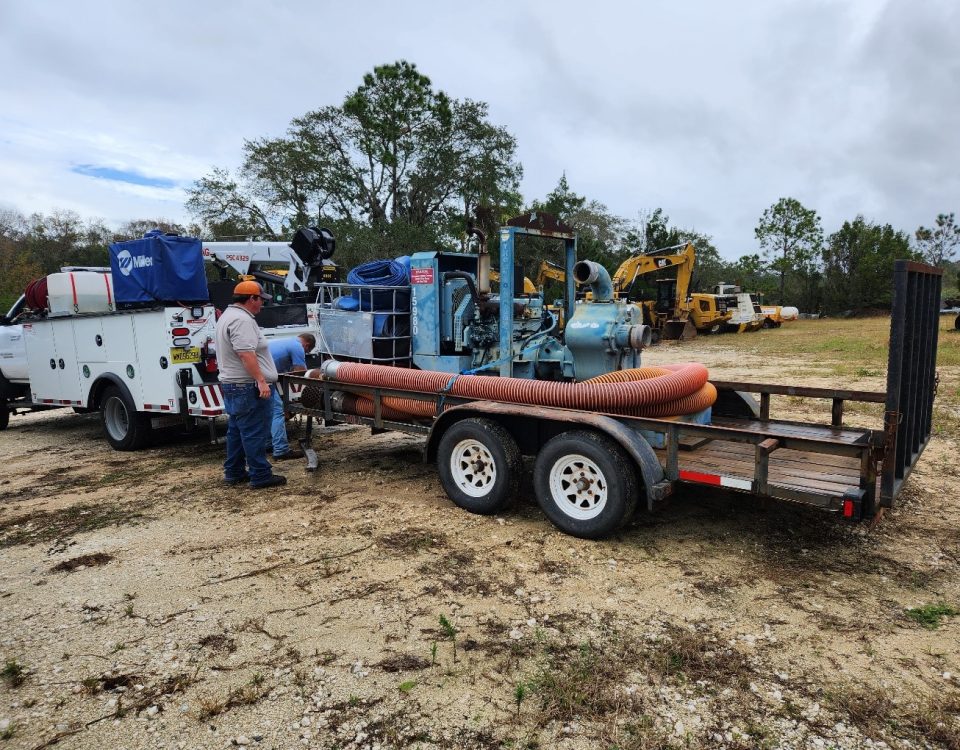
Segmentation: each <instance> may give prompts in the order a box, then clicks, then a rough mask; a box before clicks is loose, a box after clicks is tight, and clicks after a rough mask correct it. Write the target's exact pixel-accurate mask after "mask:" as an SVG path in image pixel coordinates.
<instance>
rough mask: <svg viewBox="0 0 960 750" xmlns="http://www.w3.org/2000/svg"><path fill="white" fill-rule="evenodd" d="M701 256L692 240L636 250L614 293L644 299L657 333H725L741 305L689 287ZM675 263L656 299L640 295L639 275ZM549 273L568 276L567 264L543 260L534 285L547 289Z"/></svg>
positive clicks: (678, 336)
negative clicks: (636, 291)
mask: <svg viewBox="0 0 960 750" xmlns="http://www.w3.org/2000/svg"><path fill="white" fill-rule="evenodd" d="M695 260H696V253H695V251H694V247H693V245H692V244H690V243H689V242H688V243H685V244H682V245H674V246H671V247H665V248H661V249H659V250H656V251H654V252H649V253H637V254H635V255H631V256H630V257H629V258H627V259H626V260H624V261H623V263H621V264H620V267H619V268H617V270H616V272H615V273H614V275H613V291H614V296H615V297H617V298H618V299H628V300H631V301H633V302H634V303H635V304H637V305H639V306H640V307H641V308H642V309H643V317H644V323H645V324H646V325H649V326H650V328H651V330H652V331H653V335H654V336H655V337H656V338H662V339H666V340H686V339H690V338H693V337H694V336H696V335H697V333H698V332H700V333H720V332H721V331H724V330H726V324H727V321H729V320H730V318H731V316H732V315H733V313H734V312H735V309H734V308H730V309H728V307H727V304H726V300H725V299H724V298H723V297H722V296H720V295H716V294H702V293H693V294H690V293H689V289H690V280H691V278H692V277H693V266H694V262H695ZM674 268H675V269H676V275H675V276H674V275H672V274H671V275H668V276H667V277H666V278H658V279H656V295H655V298H654V299H634V295H633V286H634V284H635V282H636V281H637V279H639V278H641V277H644V276H648V275H650V274H656V273H658V272H661V271H669V270H670V269H674ZM546 279H553V280H555V281H559V282H561V283H562V282H564V281H565V280H566V276H565V274H564V271H563V268H561V267H560V266H558V265H556V264H555V263H551V262H550V261H548V260H543V261H541V262H540V266H539V269H538V272H537V277H536V281H535V282H531V285H532V286H534V287H535V288H537V289H541V288H542V287H543V283H544V281H545V280H546ZM528 282H529V279H524V288H525V289H526V287H527V283H528ZM587 295H588V296H589V292H588V293H587Z"/></svg>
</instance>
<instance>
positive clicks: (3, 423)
mask: <svg viewBox="0 0 960 750" xmlns="http://www.w3.org/2000/svg"><path fill="white" fill-rule="evenodd" d="M9 424H10V407H9V406H8V405H7V400H6V399H5V398H0V430H5V429H7V425H9Z"/></svg>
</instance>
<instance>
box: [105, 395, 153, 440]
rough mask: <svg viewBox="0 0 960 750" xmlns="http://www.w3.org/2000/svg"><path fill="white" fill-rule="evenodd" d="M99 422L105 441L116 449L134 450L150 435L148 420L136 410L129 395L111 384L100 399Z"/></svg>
mask: <svg viewBox="0 0 960 750" xmlns="http://www.w3.org/2000/svg"><path fill="white" fill-rule="evenodd" d="M100 423H101V424H102V425H103V433H104V435H105V436H106V438H107V442H108V443H110V445H111V446H113V448H114V449H115V450H118V451H135V450H139V449H140V448H142V447H143V446H144V445H146V443H147V440H148V439H149V437H150V420H149V417H147V415H145V414H142V413H140V412H138V411H137V409H136V407H135V406H134V404H133V400H132V399H131V398H130V395H129V394H128V393H127V392H126V391H125V390H123V389H121V388H120V387H119V386H116V385H111V386H107V388H106V389H105V390H104V392H103V397H102V398H101V399H100Z"/></svg>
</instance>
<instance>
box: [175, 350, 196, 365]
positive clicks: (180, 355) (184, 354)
mask: <svg viewBox="0 0 960 750" xmlns="http://www.w3.org/2000/svg"><path fill="white" fill-rule="evenodd" d="M199 361H200V347H199V346H191V347H190V348H189V349H179V348H177V349H171V350H170V362H171V363H172V364H175V365H190V364H193V363H194V362H199Z"/></svg>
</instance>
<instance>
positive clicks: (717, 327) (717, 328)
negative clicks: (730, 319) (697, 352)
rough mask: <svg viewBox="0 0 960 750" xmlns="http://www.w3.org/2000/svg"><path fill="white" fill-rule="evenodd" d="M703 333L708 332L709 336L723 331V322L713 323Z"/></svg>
mask: <svg viewBox="0 0 960 750" xmlns="http://www.w3.org/2000/svg"><path fill="white" fill-rule="evenodd" d="M705 333H708V334H710V335H711V336H715V335H716V334H718V333H723V323H714V324H713V325H711V326H708V327H707V330H706V331H705Z"/></svg>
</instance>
